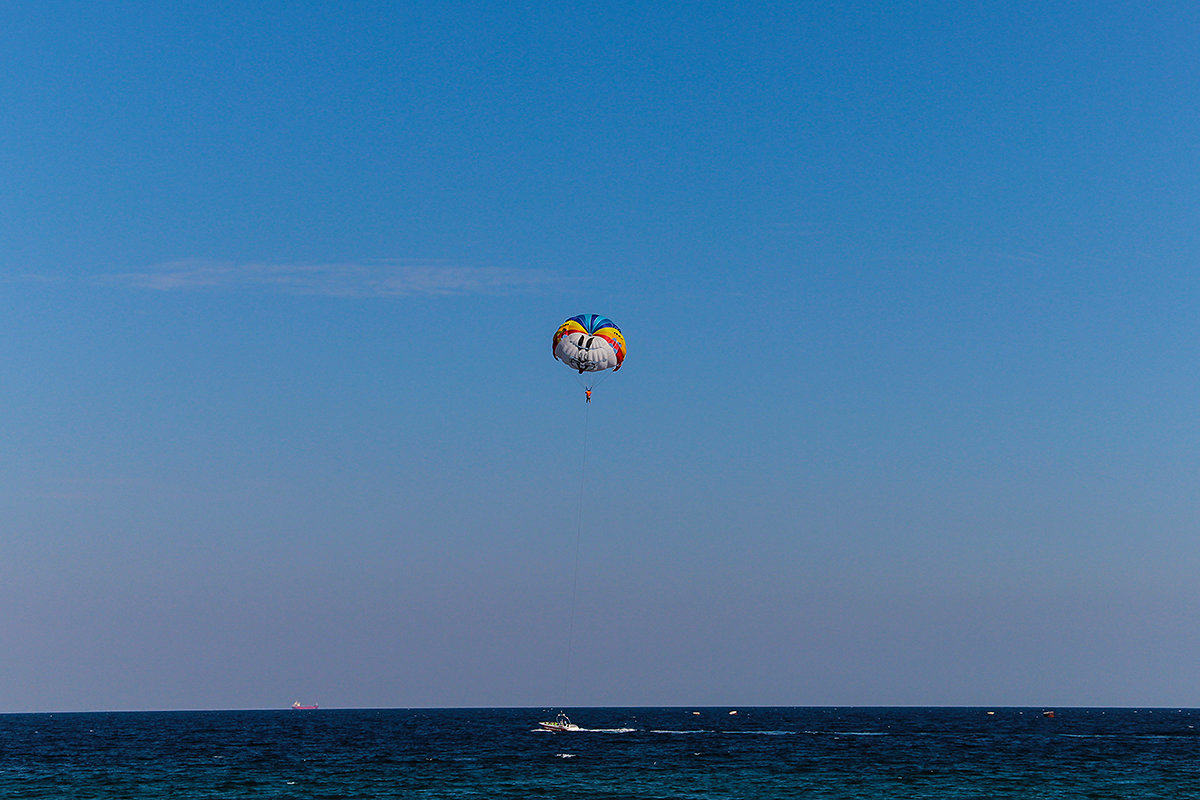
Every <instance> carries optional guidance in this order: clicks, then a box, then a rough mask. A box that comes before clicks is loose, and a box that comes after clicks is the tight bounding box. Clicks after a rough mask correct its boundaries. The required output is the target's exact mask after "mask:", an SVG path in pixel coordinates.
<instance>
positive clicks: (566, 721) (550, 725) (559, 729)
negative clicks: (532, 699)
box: [538, 713, 583, 733]
mask: <svg viewBox="0 0 1200 800" xmlns="http://www.w3.org/2000/svg"><path fill="white" fill-rule="evenodd" d="M538 726H539V727H541V729H542V730H546V731H554V732H555V733H568V732H570V731H581V730H583V728H581V727H579V726H578V725H576V724H575V723H574V722H571V720H570V718H569V717H567V715H566V714H561V713H560V714H559V715H558V719H556V720H555V721H554V722H539V723H538Z"/></svg>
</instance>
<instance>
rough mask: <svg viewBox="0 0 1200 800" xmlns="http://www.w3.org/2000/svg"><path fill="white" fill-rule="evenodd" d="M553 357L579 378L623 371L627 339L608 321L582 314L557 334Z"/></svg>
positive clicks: (561, 326)
mask: <svg viewBox="0 0 1200 800" xmlns="http://www.w3.org/2000/svg"><path fill="white" fill-rule="evenodd" d="M554 357H555V358H557V359H558V360H559V361H561V362H563V363H564V364H566V365H567V366H568V367H570V368H571V369H574V370H578V371H579V373H580V374H583V373H584V372H600V371H601V370H606V369H611V370H613V371H614V372H616V371H617V370H619V369H620V368H621V362H623V361H624V360H625V337H624V336H622V335H621V330H620V328H618V327H617V326H616V325H614V324H613V321H612V320H611V319H609V318H608V317H602V316H600V315H599V314H580V315H579V316H577V317H571V318H570V319H569V320H567V321H566V322H564V323H563V324H562V325H560V326H559V328H558V330H557V331H555V332H554Z"/></svg>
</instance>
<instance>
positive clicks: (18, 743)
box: [0, 708, 1200, 800]
mask: <svg viewBox="0 0 1200 800" xmlns="http://www.w3.org/2000/svg"><path fill="white" fill-rule="evenodd" d="M696 710H699V711H700V714H698V715H697V714H695V713H693V712H694V711H696ZM988 710H989V709H967V708H742V709H738V714H737V715H730V714H729V713H728V712H729V709H727V708H726V709H711V708H706V709H687V708H663V709H650V708H633V709H618V708H597V709H580V710H575V711H574V712H573V713H572V717H573V719H574V721H575V722H576V723H577V724H579V725H580V726H582V727H583V728H585V729H587V730H585V731H582V732H578V733H561V734H556V733H547V732H542V731H538V730H537V729H536V723H537V721H538V720H539V719H552V718H553V717H554V712H552V711H547V710H536V709H480V710H464V709H455V710H428V709H423V710H345V711H340V710H326V709H320V710H317V711H291V710H283V711H221V712H196V711H192V712H155V713H139V712H126V713H87V714H9V715H0V797H3V798H64V799H66V798H130V799H135V798H162V797H172V798H197V799H199V798H222V799H224V798H314V799H317V798H329V799H330V800H334V799H339V800H340V798H509V797H512V798H525V797H555V798H593V799H594V798H980V800H982V799H984V798H987V799H988V800H991V799H993V798H1200V729H1198V727H1197V726H1200V710H1195V709H1186V710H1173V709H1139V710H1134V709H1071V708H1066V709H1055V716H1054V717H1053V718H1047V717H1045V716H1043V714H1042V710H1041V709H1004V708H1001V709H992V711H993V713H992V714H988V713H987V712H988Z"/></svg>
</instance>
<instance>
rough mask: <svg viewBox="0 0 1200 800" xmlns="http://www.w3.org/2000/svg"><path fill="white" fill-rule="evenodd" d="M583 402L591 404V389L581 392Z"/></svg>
mask: <svg viewBox="0 0 1200 800" xmlns="http://www.w3.org/2000/svg"><path fill="white" fill-rule="evenodd" d="M583 402H585V403H590V402H592V390H591V389H584V390H583Z"/></svg>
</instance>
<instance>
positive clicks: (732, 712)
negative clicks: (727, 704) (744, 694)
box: [729, 711, 737, 717]
mask: <svg viewBox="0 0 1200 800" xmlns="http://www.w3.org/2000/svg"><path fill="white" fill-rule="evenodd" d="M736 713H737V712H736V711H730V712H729V716H731V717H732V716H733V715H734V714H736Z"/></svg>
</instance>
